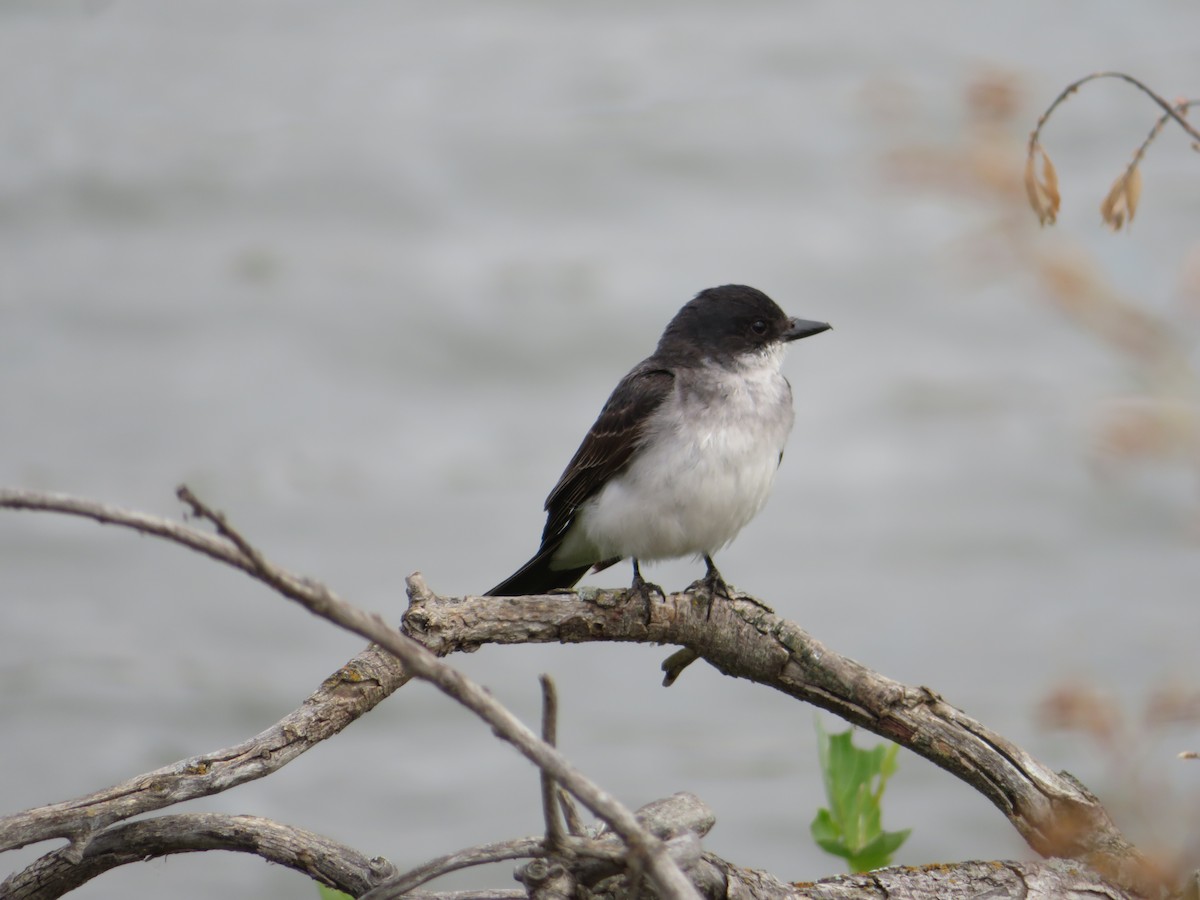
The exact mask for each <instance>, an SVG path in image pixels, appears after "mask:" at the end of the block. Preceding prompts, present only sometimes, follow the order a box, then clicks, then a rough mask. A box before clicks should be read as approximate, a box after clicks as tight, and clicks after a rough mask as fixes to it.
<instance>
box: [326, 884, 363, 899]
mask: <svg viewBox="0 0 1200 900" xmlns="http://www.w3.org/2000/svg"><path fill="white" fill-rule="evenodd" d="M317 890H318V891H320V892H321V900H354V898H353V897H352V896H350V895H349V894H345V893H343V892H342V891H339V890H336V889H334V888H331V887H326V886H325V885H323V884H318V885H317Z"/></svg>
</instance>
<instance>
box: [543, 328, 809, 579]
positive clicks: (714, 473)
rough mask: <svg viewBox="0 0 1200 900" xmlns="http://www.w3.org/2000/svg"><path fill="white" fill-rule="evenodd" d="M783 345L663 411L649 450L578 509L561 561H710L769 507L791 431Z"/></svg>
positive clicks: (722, 372) (680, 393) (718, 370)
mask: <svg viewBox="0 0 1200 900" xmlns="http://www.w3.org/2000/svg"><path fill="white" fill-rule="evenodd" d="M782 356H783V348H782V346H781V347H779V348H777V349H776V350H774V351H773V352H769V353H767V354H763V355H761V356H758V357H756V358H754V360H753V361H752V362H751V363H750V364H745V365H742V366H740V367H739V368H738V369H736V370H730V369H727V368H722V367H720V366H717V365H716V364H713V365H710V366H709V367H708V368H707V370H705V375H706V376H707V377H706V378H704V379H703V383H702V386H701V387H700V388H698V389H695V390H691V391H687V390H680V389H679V388H678V386H677V389H676V394H675V397H674V398H673V399H674V400H675V402H671V401H670V400H668V401H667V402H665V403H664V404H663V406H662V407H660V409H659V412H658V413H657V414H656V416H655V419H654V420H652V422H651V424H650V427H649V430H648V432H647V437H648V439H647V443H646V445H645V449H644V450H643V451H642V452H641V453H640V454H638V456H637V457H636V458H635V460H634V462H633V464H632V465H631V466H630V467H629V469H627V470H626V471H625V472H624V473H623V474H622V475H621V476H619V477H618V478H615V479H613V480H612V481H611V482H609V484H608V485H606V486H605V488H604V489H603V490H602V491H601V492H600V493H599V494H597V495H596V497H594V498H592V499H591V500H590V501H588V502H587V503H585V504H584V505H583V506H582V507H580V510H579V513H578V514H577V516H576V522H575V527H573V528H572V534H571V535H570V536H569V537H568V540H567V541H566V542H565V544H564V546H563V548H562V551H563V552H562V553H561V555H559V556H558V559H557V560H556V562H557V561H559V560H562V561H564V562H565V561H566V559H567V558H570V557H575V558H577V559H580V560H581V561H582V560H584V559H590V560H591V561H595V560H599V559H608V558H611V557H617V556H619V557H630V556H632V557H636V558H637V559H640V560H655V559H670V558H674V557H680V556H693V555H695V556H699V555H701V554H705V553H707V554H709V555H712V554H714V553H716V552H717V551H718V550H720V549H721V548H722V547H724V546H725V545H726V544H728V543H729V542H730V541H732V540H733V539H734V538H735V537H736V536H737V534H738V532H739V531H741V530H742V528H743V527H744V526H745V525H746V523H747V522H749V521H750V520H751V519H752V518H754V516H755V515H757V514H758V511H759V510H761V509H762V507H763V504H764V503H766V501H767V495H768V494H769V493H770V490H771V484H772V483H773V482H774V480H775V472H776V471H777V469H778V468H779V458H780V454H781V453H782V452H783V447H784V444H785V442H786V441H787V436H788V432H790V431H791V428H792V419H793V412H792V392H791V388H790V387H789V385H788V383H787V380H786V379H784V377H783V376H782V375H781V374H780V372H779V365H780V362H781V361H782Z"/></svg>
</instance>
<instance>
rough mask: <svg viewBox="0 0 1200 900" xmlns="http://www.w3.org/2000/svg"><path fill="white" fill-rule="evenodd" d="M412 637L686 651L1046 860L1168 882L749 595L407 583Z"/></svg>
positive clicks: (941, 712) (962, 728)
mask: <svg viewBox="0 0 1200 900" xmlns="http://www.w3.org/2000/svg"><path fill="white" fill-rule="evenodd" d="M409 596H410V598H411V605H410V607H409V611H408V612H407V613H406V615H405V620H404V621H405V626H406V628H407V630H408V632H409V633H410V634H412V635H414V636H416V637H418V638H419V639H420V640H421V641H422V642H423V643H424V644H425V645H426V646H428V647H429V648H430V649H432V650H434V651H435V652H437V653H439V654H444V653H451V652H455V651H459V650H473V649H475V648H477V647H479V646H480V645H482V644H485V643H500V644H504V643H519V644H525V643H547V642H556V643H577V642H584V641H596V640H616V641H640V642H647V643H655V644H682V645H684V646H685V647H687V648H688V649H689V650H691V651H692V652H693V653H694V654H695V655H697V656H699V657H702V658H704V659H705V660H707V661H708V662H709V663H710V664H711V665H713V666H715V667H716V668H717V669H719V670H720V671H721V672H723V673H725V674H726V675H730V676H733V677H736V678H746V679H749V680H750V681H755V682H758V683H759V684H762V685H766V686H768V687H772V688H775V689H776V690H779V691H782V692H783V693H785V694H788V695H790V696H792V697H795V698H797V699H799V700H803V701H805V702H807V703H811V704H813V705H814V706H818V707H820V708H822V709H826V710H829V711H830V712H832V713H835V714H836V715H838V716H840V717H841V718H843V719H845V720H846V721H848V722H851V723H853V724H855V725H859V726H861V727H863V728H865V729H867V730H869V731H872V732H874V733H875V734H878V735H880V736H882V737H885V738H887V739H889V740H892V741H895V742H896V743H898V744H900V745H901V746H903V747H906V748H908V749H909V750H912V751H913V752H914V753H918V754H920V755H921V756H923V757H925V758H926V759H928V760H930V761H931V762H934V763H936V764H937V765H939V766H941V767H942V768H943V769H945V770H946V771H948V772H950V773H951V774H952V775H955V776H957V777H958V778H961V779H962V780H963V781H965V782H967V783H968V784H970V785H971V786H972V787H974V788H975V789H976V790H977V791H979V792H980V793H981V794H983V795H984V796H985V797H987V798H988V799H989V800H990V801H991V802H992V803H993V804H994V805H995V806H996V807H997V808H998V809H999V810H1000V811H1001V812H1002V813H1003V814H1004V815H1005V816H1006V817H1007V818H1008V819H1009V821H1010V822H1012V824H1013V826H1014V827H1015V828H1016V829H1017V831H1019V832H1020V834H1021V836H1022V837H1024V838H1025V840H1026V841H1027V842H1028V843H1029V845H1030V846H1031V847H1032V848H1033V849H1034V850H1036V851H1037V852H1038V853H1040V854H1041V855H1043V856H1045V857H1067V858H1070V859H1077V860H1080V861H1083V862H1086V863H1087V864H1088V865H1090V866H1092V867H1094V868H1096V869H1097V870H1098V871H1100V872H1102V873H1104V874H1105V875H1106V876H1108V877H1110V878H1111V879H1112V880H1113V881H1114V882H1115V883H1117V884H1121V885H1124V886H1127V887H1131V888H1133V889H1134V890H1138V891H1141V892H1143V893H1150V892H1151V891H1153V890H1154V889H1156V888H1157V887H1158V886H1159V885H1160V883H1161V881H1160V877H1159V875H1158V873H1156V872H1154V871H1152V870H1151V868H1150V867H1149V866H1148V864H1147V861H1146V860H1145V858H1144V857H1143V856H1142V854H1141V853H1140V852H1138V850H1137V849H1136V848H1135V847H1134V846H1133V845H1132V844H1130V843H1129V841H1127V840H1126V839H1125V837H1124V836H1123V835H1122V834H1121V833H1120V831H1118V829H1117V828H1116V826H1115V825H1114V824H1113V822H1112V820H1111V819H1110V818H1109V816H1108V814H1107V813H1106V812H1105V810H1104V808H1103V807H1102V806H1101V805H1100V803H1099V801H1098V800H1097V799H1096V797H1095V796H1094V795H1093V794H1092V793H1091V792H1090V791H1088V790H1087V788H1085V787H1084V786H1083V785H1082V784H1080V783H1079V782H1078V781H1077V780H1076V779H1075V778H1073V777H1072V776H1071V775H1069V774H1067V773H1065V772H1064V773H1055V772H1053V771H1051V770H1050V769H1049V768H1047V767H1046V766H1044V765H1043V764H1042V763H1040V762H1038V761H1037V760H1036V759H1034V758H1033V757H1032V756H1030V755H1029V754H1028V753H1026V752H1025V751H1024V750H1022V749H1021V748H1020V747H1018V746H1017V745H1015V744H1013V743H1012V742H1011V741H1009V740H1007V739H1005V738H1004V737H1002V736H1001V735H998V734H996V733H995V732H992V731H990V730H989V729H987V728H986V727H984V726H983V725H982V724H981V723H979V722H977V721H975V720H974V719H972V718H970V717H969V716H967V715H966V714H965V713H963V712H962V711H961V710H959V709H956V708H955V707H953V706H951V705H950V704H949V703H947V702H946V701H945V700H943V699H942V697H941V696H940V695H938V694H937V693H936V692H934V691H932V690H930V689H929V688H925V687H911V686H909V685H905V684H901V683H900V682H897V681H893V680H891V679H889V678H886V677H884V676H882V675H879V674H878V673H876V672H872V671H871V670H870V669H868V668H867V667H866V666H863V665H861V664H860V663H858V662H855V661H854V660H852V659H849V658H848V657H845V656H841V655H840V654H838V653H836V652H834V651H833V650H831V649H829V648H828V647H826V646H825V645H824V644H822V643H821V642H820V641H818V640H817V639H816V638H814V637H812V636H811V635H809V634H808V633H806V632H805V631H804V630H803V629H801V628H800V627H799V626H798V625H796V624H795V623H793V622H789V621H787V620H785V619H782V618H780V617H779V616H777V615H775V613H774V612H772V611H771V610H770V609H769V608H768V607H766V606H765V605H763V604H762V603H761V602H760V601H758V600H756V599H754V598H753V597H750V596H748V595H745V594H738V593H736V592H735V596H734V597H732V598H726V597H716V598H714V597H712V596H710V595H708V594H706V592H705V589H704V588H703V586H702V585H701V584H699V583H697V584H696V585H693V586H692V587H691V588H689V589H688V590H687V591H685V592H683V593H678V594H669V595H667V596H666V597H665V598H663V600H662V602H655V603H652V604H650V605H649V606H646V605H645V604H643V603H642V602H640V601H634V602H629V601H628V599H627V595H626V592H625V591H603V590H585V591H582V592H580V593H579V594H577V595H576V594H553V595H549V596H545V597H440V596H438V595H436V594H433V593H432V592H431V591H430V590H429V589H428V587H427V586H426V585H425V582H424V580H423V579H422V578H421V577H420V576H419V575H414V576H412V577H411V578H410V579H409Z"/></svg>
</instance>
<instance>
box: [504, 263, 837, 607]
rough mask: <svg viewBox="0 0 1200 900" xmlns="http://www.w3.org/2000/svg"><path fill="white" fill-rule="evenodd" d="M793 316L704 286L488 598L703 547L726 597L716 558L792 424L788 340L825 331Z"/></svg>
mask: <svg viewBox="0 0 1200 900" xmlns="http://www.w3.org/2000/svg"><path fill="white" fill-rule="evenodd" d="M829 327H830V326H829V325H828V324H826V323H824V322H811V321H807V320H805V319H795V318H789V317H788V316H787V315H786V314H785V313H784V312H783V310H781V309H780V308H779V307H778V306H777V305H776V304H775V302H774V301H773V300H771V298H770V297H768V296H767V295H766V294H764V293H763V292H762V291H759V290H755V289H754V288H752V287H746V286H745V285H737V284H729V285H725V286H723V287H715V288H709V289H708V290H705V291H701V292H700V293H699V294H697V295H696V297H695V298H694V299H693V300H691V301H690V302H688V303H687V304H685V305H684V307H683V308H682V309H680V310H679V312H678V313H677V314H676V316H675V318H673V319H672V320H671V322H670V324H668V325H667V328H666V330H665V331H664V332H663V334H662V338H661V339H660V340H659V342H658V347H657V348H656V349H655V351H654V353H653V354H652V355H651V356H649V357H648V358H646V359H645V360H643V361H642V362H640V363H638V364H637V365H636V366H634V367H633V369H632V370H631V371H630V372H629V374H628V375H626V376H625V377H624V378H622V379H621V381H620V383H619V384H618V385H617V387H616V390H614V391H613V392H612V395H611V396H610V397H609V398H608V402H606V403H605V404H604V408H603V409H602V410H601V411H600V416H599V418H597V419H596V423H595V424H594V425H592V427H591V429H590V430H589V431H588V433H587V436H586V437H584V439H583V443H582V444H580V445H579V449H578V450H577V451H576V452H575V456H574V457H573V458H572V459H571V462H570V463H568V464H567V468H566V470H565V471H564V472H563V474H562V477H561V478H559V480H558V484H556V485H555V486H554V490H552V491H551V492H550V496H549V497H548V498H547V499H546V506H545V508H546V513H547V517H546V527H545V529H544V530H543V531H542V543H541V546H540V547H539V548H538V551H537V553H536V554H534V556H533V558H532V559H530V560H529V561H528V562H527V563H525V565H523V566H522V567H521V568H520V569H518V570H517V571H516V572H515V573H514V574H513V575H511V576H510V577H508V578H506V579H505V580H504V581H502V582H501V583H500V584H498V585H496V586H495V587H494V588H492V589H491V590H490V591H488V592H487V593H488V595H491V596H522V595H526V594H544V593H547V592H548V591H552V590H555V589H559V588H569V587H572V586H574V585H575V584H576V582H578V581H579V579H580V578H582V577H583V575H584V574H585V573H586V572H587V571H588V570H589V569H591V570H597V571H598V570H600V569H603V568H606V567H607V566H610V565H613V564H614V563H616V562H618V561H620V560H622V559H627V558H628V559H632V560H633V587H634V589H636V590H638V591H640V592H642V593H643V594H645V593H647V591H648V590H649V589H658V590H659V592H660V593H661V589H659V588H657V586H655V585H650V584H648V583H647V582H646V581H645V580H643V578H642V574H641V568H640V566H639V563H642V562H649V561H653V560H662V559H674V558H677V557H684V556H694V557H697V558H703V559H704V561H705V564H706V565H707V572H706V575H705V580H706V583H707V584H708V585H709V587H710V588H713V589H714V590H719V591H721V592H722V593H727V589H726V588H725V584H724V582H723V581H722V580H721V574H720V572H718V571H717V567H716V565H715V564H714V563H713V559H712V558H713V555H714V554H716V552H717V551H718V550H720V549H721V548H722V547H725V546H726V545H727V544H729V542H730V541H732V540H733V539H734V538H735V537H736V536H737V534H738V532H739V531H741V530H742V528H743V527H745V525H746V523H747V522H749V521H750V520H751V519H753V518H754V516H755V515H757V514H758V512H759V510H761V509H762V508H763V504H765V503H766V501H767V495H768V494H769V493H770V490H771V484H772V483H773V482H774V480H775V473H776V470H777V469H778V468H779V463H780V461H781V460H782V458H783V447H784V444H785V443H786V442H787V438H788V433H789V432H790V431H791V430H792V420H793V418H794V413H793V410H792V388H791V385H790V384H789V383H788V381H787V379H786V378H784V377H783V374H782V373H781V371H780V367H781V364H782V362H783V357H784V351H785V350H786V348H787V345H788V344H789V343H791V342H792V341H795V340H799V339H800V338H805V337H809V336H811V335H814V334H820V333H821V332H822V331H826V330H828V329H829Z"/></svg>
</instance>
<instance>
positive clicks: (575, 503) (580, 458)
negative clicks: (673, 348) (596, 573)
mask: <svg viewBox="0 0 1200 900" xmlns="http://www.w3.org/2000/svg"><path fill="white" fill-rule="evenodd" d="M648 363H649V360H647V362H646V363H643V364H642V365H640V366H638V367H637V368H636V369H634V370H633V371H632V372H630V373H629V374H628V375H626V376H625V377H624V378H622V379H621V383H620V384H618V385H617V387H616V390H614V391H613V392H612V396H610V397H609V398H608V401H607V402H606V403H605V404H604V409H602V410H601V411H600V416H599V418H597V419H596V423H595V424H594V425H593V426H592V427H591V429H590V430H589V431H588V433H587V436H586V437H585V438H584V439H583V443H582V444H580V445H579V449H578V450H576V451H575V456H574V457H572V459H571V461H570V462H569V463H568V464H567V468H566V470H565V471H564V472H563V473H562V477H561V478H559V480H558V484H556V485H555V486H554V490H552V491H551V492H550V496H549V497H547V498H546V513H547V516H546V528H545V529H544V530H543V531H542V544H543V546H545V545H546V544H547V543H550V542H555V541H556V539H557V538H560V537H561V536H562V535H563V534H564V533H565V532H566V530H567V526H569V525H570V524H571V519H572V518H573V517H574V515H575V510H576V509H578V508H579V504H581V503H583V502H584V501H585V500H587V499H588V498H590V497H591V496H592V495H593V494H595V493H596V492H597V491H599V490H600V489H601V488H603V487H604V485H606V484H607V483H608V481H609V479H610V478H612V477H613V476H614V475H616V474H618V473H619V472H621V470H623V469H624V468H625V467H626V466H627V465H628V464H629V458H630V457H631V456H632V455H633V451H634V450H636V449H637V447H638V445H639V444H640V443H641V440H642V436H643V434H644V433H645V429H646V422H647V421H648V420H649V418H650V416H651V414H652V413H653V412H654V411H655V410H656V409H658V407H659V405H660V404H661V403H662V402H663V400H665V399H666V398H667V396H668V395H669V394H670V393H671V392H672V391H673V390H674V389H675V376H674V375H673V374H672V373H671V372H670V371H669V370H667V369H660V368H654V367H652V366H648ZM643 366H646V367H645V368H643Z"/></svg>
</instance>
